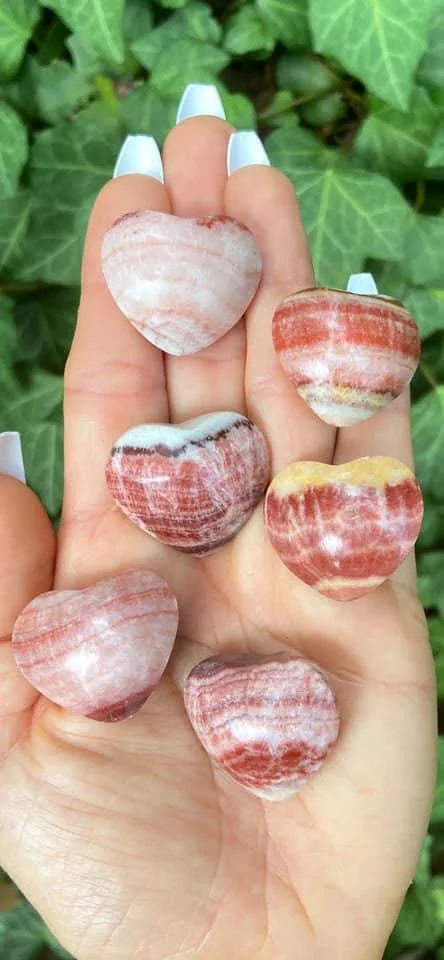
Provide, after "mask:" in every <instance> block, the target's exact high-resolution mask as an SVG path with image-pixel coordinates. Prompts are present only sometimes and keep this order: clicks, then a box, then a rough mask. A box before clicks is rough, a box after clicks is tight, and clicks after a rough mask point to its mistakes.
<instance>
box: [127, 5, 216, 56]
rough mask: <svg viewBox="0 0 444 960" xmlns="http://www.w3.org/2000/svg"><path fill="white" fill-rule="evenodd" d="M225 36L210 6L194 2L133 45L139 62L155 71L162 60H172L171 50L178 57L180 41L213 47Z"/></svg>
mask: <svg viewBox="0 0 444 960" xmlns="http://www.w3.org/2000/svg"><path fill="white" fill-rule="evenodd" d="M221 36H222V28H221V26H220V24H219V23H218V22H217V20H216V19H215V17H213V15H212V13H211V10H210V9H209V8H208V7H207V5H206V4H204V3H200V2H199V0H192V2H191V3H189V4H188V6H187V7H185V8H184V9H183V10H178V11H177V13H174V14H172V16H170V17H168V19H167V20H165V21H164V23H162V24H160V26H158V27H156V28H155V29H154V30H151V32H150V33H148V34H144V35H142V36H141V37H140V38H139V39H138V40H136V41H135V42H134V43H133V44H131V50H132V52H133V54H134V56H135V57H136V59H137V60H138V61H139V63H141V64H143V66H144V67H147V69H148V70H153V69H154V67H155V66H156V65H157V64H158V63H159V61H160V60H162V59H167V58H168V56H169V54H168V51H172V50H173V49H174V56H175V58H176V43H177V42H178V41H179V40H182V41H183V40H184V39H185V38H189V39H190V40H198V41H199V42H200V43H202V44H209V45H213V44H218V43H219V42H220V39H221Z"/></svg>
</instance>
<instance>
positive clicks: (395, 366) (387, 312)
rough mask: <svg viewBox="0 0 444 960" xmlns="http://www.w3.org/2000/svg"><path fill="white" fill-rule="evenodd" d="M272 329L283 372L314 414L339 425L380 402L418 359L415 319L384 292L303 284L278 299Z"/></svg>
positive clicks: (362, 415)
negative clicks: (303, 286)
mask: <svg viewBox="0 0 444 960" xmlns="http://www.w3.org/2000/svg"><path fill="white" fill-rule="evenodd" d="M272 329H273V342H274V347H275V350H276V353H277V356H278V358H279V360H280V362H281V364H282V367H283V369H284V372H285V373H286V375H287V376H288V377H289V379H290V380H291V381H292V383H293V384H294V386H295V387H296V389H297V391H298V393H299V394H300V396H301V397H302V398H303V399H304V400H305V401H306V403H307V404H308V405H309V407H311V409H312V410H314V412H315V413H316V414H317V416H318V417H320V419H321V420H325V422H326V423H331V424H333V425H334V426H336V427H348V426H351V425H352V424H354V423H358V422H359V421H361V420H366V419H367V418H368V417H371V416H372V414H374V413H377V412H378V410H381V409H382V408H383V407H385V406H386V405H387V404H388V403H390V402H391V401H392V400H393V399H394V398H395V397H397V396H399V394H400V393H402V391H403V389H404V387H406V386H407V384H408V383H409V381H410V380H411V378H412V376H413V374H414V372H415V370H416V367H417V365H418V360H419V354H420V339H419V333H418V328H417V326H416V323H415V321H414V319H413V317H411V316H410V314H409V313H408V312H407V310H406V309H405V307H403V305H402V304H401V303H399V302H398V301H397V300H391V299H389V298H388V297H382V296H377V295H374V296H372V295H365V294H357V293H348V292H347V291H345V290H328V289H313V290H301V291H300V292H299V293H294V294H292V296H290V297H287V298H286V300H284V301H283V302H282V303H281V304H279V306H278V307H277V309H276V311H275V314H274V317H273V327H272Z"/></svg>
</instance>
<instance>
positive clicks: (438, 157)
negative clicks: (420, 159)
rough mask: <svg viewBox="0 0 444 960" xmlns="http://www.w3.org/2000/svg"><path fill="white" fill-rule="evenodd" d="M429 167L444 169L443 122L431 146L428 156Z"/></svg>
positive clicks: (437, 129)
mask: <svg viewBox="0 0 444 960" xmlns="http://www.w3.org/2000/svg"><path fill="white" fill-rule="evenodd" d="M427 166H428V167H444V122H443V121H441V123H440V124H439V126H438V127H437V128H436V131H435V136H434V137H433V140H432V142H431V144H430V147H429V151H428V156H427Z"/></svg>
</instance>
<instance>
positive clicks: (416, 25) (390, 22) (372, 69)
mask: <svg viewBox="0 0 444 960" xmlns="http://www.w3.org/2000/svg"><path fill="white" fill-rule="evenodd" d="M435 8H436V2H435V0H423V2H422V3H421V4H418V2H417V0H373V2H372V3H368V2H365V3H363V2H362V0H311V2H310V7H309V9H310V22H311V28H312V31H313V36H314V45H315V49H316V50H317V51H318V52H320V53H326V54H330V55H331V56H333V57H336V59H337V60H339V62H340V63H341V64H342V65H343V67H344V68H345V69H346V70H347V71H348V72H349V73H352V74H353V75H354V76H356V77H359V79H360V80H361V81H362V82H363V83H365V84H366V86H368V88H369V89H370V90H371V91H372V92H373V93H376V94H377V95H378V96H379V97H381V98H382V99H383V100H386V101H388V103H391V104H393V105H394V106H395V107H400V108H401V110H407V108H408V105H409V99H410V93H411V88H412V83H413V76H414V73H415V70H416V67H417V65H418V62H419V59H420V57H421V55H422V54H423V53H424V51H425V50H426V47H427V37H428V33H429V29H430V26H431V17H432V15H433V13H434V11H435Z"/></svg>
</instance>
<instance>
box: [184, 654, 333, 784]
mask: <svg viewBox="0 0 444 960" xmlns="http://www.w3.org/2000/svg"><path fill="white" fill-rule="evenodd" d="M184 698H185V707H186V710H187V713H188V716H189V718H190V721H191V724H192V726H193V728H194V730H195V733H196V734H197V736H198V737H199V740H200V741H201V743H202V745H203V747H204V748H205V750H206V751H207V753H208V754H209V756H210V757H211V759H212V760H214V761H215V763H216V764H217V765H218V766H220V767H222V768H223V769H224V770H225V771H226V772H227V773H229V774H230V776H231V777H233V779H234V780H237V782H238V783H240V784H241V785H242V786H243V787H245V788H246V789H247V790H249V791H250V792H251V793H254V794H255V795H256V796H257V797H261V798H262V799H264V800H284V799H285V798H287V797H291V796H292V795H293V794H294V793H297V791H298V790H300V789H301V787H302V786H303V785H304V784H305V783H306V782H307V780H308V779H309V778H310V777H312V776H313V774H314V773H316V772H317V771H318V770H319V768H320V767H321V766H322V764H323V763H324V760H325V759H326V757H327V754H328V753H329V751H330V749H331V747H332V746H333V744H334V743H335V741H336V738H337V736H338V730H339V714H338V708H337V706H336V702H335V698H334V696H333V693H332V691H331V689H330V687H329V685H328V683H327V680H326V678H325V677H324V675H323V673H322V672H321V671H320V670H319V669H318V668H317V667H315V666H313V664H311V663H307V662H306V661H304V660H301V659H298V658H296V657H293V656H291V655H290V654H288V653H276V654H271V655H268V656H267V655H266V656H255V655H253V654H251V655H250V654H239V655H238V654H234V655H232V654H231V655H230V654H226V655H223V654H222V655H220V656H215V657H210V659H208V660H203V661H202V662H201V663H198V664H197V666H196V667H195V668H194V670H192V671H191V673H190V675H189V677H188V679H187V681H186V683H185V690H184Z"/></svg>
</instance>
